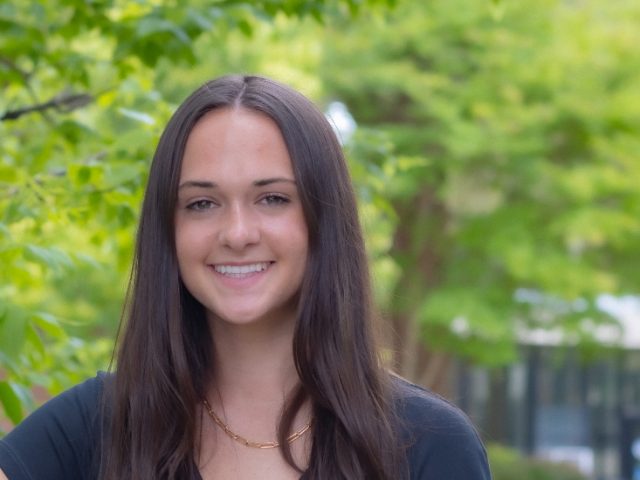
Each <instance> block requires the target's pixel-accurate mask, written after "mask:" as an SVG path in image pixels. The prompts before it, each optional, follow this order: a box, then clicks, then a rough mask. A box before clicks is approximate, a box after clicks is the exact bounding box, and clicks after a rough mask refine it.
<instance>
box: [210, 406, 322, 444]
mask: <svg viewBox="0 0 640 480" xmlns="http://www.w3.org/2000/svg"><path fill="white" fill-rule="evenodd" d="M202 403H203V404H204V407H205V409H206V410H207V413H208V414H209V416H210V417H211V419H212V420H213V421H214V422H215V423H216V425H218V426H219V427H220V428H221V429H222V431H223V432H224V433H226V434H227V436H229V437H231V438H232V439H234V440H235V441H236V442H238V443H241V444H242V445H244V446H246V447H251V448H262V449H266V448H277V447H279V446H280V443H278V442H253V441H251V440H247V439H246V438H244V437H243V436H242V435H238V434H237V433H236V432H234V431H233V430H231V429H230V428H229V425H227V424H226V423H224V422H223V421H222V420H221V419H220V417H218V416H217V415H216V414H215V412H214V411H213V408H211V405H209V402H207V400H206V399H205V400H202ZM311 422H312V421H311V420H309V422H308V423H307V424H306V425H305V426H304V427H302V428H301V429H300V430H298V431H296V432H293V433H292V434H291V435H289V436H288V437H287V442H288V443H293V442H295V441H296V440H297V439H298V438H300V437H301V436H302V435H304V434H305V433H307V431H308V430H309V429H310V428H311Z"/></svg>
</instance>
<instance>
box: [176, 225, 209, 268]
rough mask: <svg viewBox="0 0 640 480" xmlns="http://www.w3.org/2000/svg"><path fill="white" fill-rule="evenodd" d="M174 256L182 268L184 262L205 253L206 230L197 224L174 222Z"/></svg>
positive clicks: (207, 243) (206, 243) (207, 242)
mask: <svg viewBox="0 0 640 480" xmlns="http://www.w3.org/2000/svg"><path fill="white" fill-rule="evenodd" d="M175 235H176V256H177V258H178V264H179V265H180V267H181V268H182V266H183V264H184V263H185V262H188V261H189V260H193V259H197V258H198V257H200V256H201V255H204V254H206V252H205V250H206V249H207V245H209V244H210V242H209V241H208V236H207V232H204V231H203V229H202V228H199V227H198V225H195V224H190V223H187V222H183V223H180V222H177V223H176V234H175Z"/></svg>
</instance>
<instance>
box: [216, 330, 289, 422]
mask: <svg viewBox="0 0 640 480" xmlns="http://www.w3.org/2000/svg"><path fill="white" fill-rule="evenodd" d="M210 323H211V328H212V334H213V339H214V340H213V342H214V352H215V370H214V372H213V374H214V377H213V380H214V381H213V383H214V384H215V389H214V392H215V395H216V396H218V397H219V400H220V402H221V403H222V402H224V403H225V404H228V403H233V404H235V405H242V404H244V405H245V406H246V407H247V408H250V407H252V406H257V405H256V403H260V404H261V405H262V407H263V408H264V407H265V406H266V405H267V404H273V407H274V408H278V409H280V408H281V407H282V405H283V403H284V401H285V399H286V397H287V396H288V395H289V394H290V392H291V391H292V390H293V389H294V388H295V386H296V385H297V383H298V375H297V372H296V369H295V365H294V362H293V352H292V341H293V327H292V323H293V322H289V323H282V324H279V325H277V326H275V327H274V326H273V325H271V326H267V325H262V324H260V325H258V324H256V325H233V324H229V323H227V322H222V321H220V320H217V319H212V321H211V322H210ZM214 392H212V393H214ZM212 399H213V401H214V402H216V403H217V401H216V400H215V397H214V398H212Z"/></svg>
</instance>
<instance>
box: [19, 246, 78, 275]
mask: <svg viewBox="0 0 640 480" xmlns="http://www.w3.org/2000/svg"><path fill="white" fill-rule="evenodd" d="M24 257H25V259H27V260H29V261H31V262H35V263H39V264H41V265H42V266H44V267H46V268H47V269H50V270H51V271H53V272H54V273H56V274H58V273H61V272H62V271H63V270H65V269H68V268H71V267H72V266H73V261H72V260H71V258H70V257H69V255H67V254H66V253H65V252H63V251H62V250H60V249H58V248H55V247H50V248H44V247H39V246H37V245H26V246H25V247H24Z"/></svg>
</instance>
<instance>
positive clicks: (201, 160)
mask: <svg viewBox="0 0 640 480" xmlns="http://www.w3.org/2000/svg"><path fill="white" fill-rule="evenodd" d="M292 170H293V169H292V165H291V159H290V156H289V152H288V150H287V146H286V144H285V141H284V138H283V136H282V133H281V132H280V129H279V128H278V126H277V125H276V123H275V122H274V121H273V120H272V119H271V118H269V117H268V116H267V115H265V114H263V113H260V112H256V111H253V110H248V109H245V108H224V109H217V110H213V111H211V112H208V113H207V114H205V115H204V116H203V117H202V118H201V119H200V120H199V121H198V122H197V123H196V124H195V126H194V127H193V129H192V131H191V133H190V134H189V137H188V139H187V144H186V147H185V152H184V156H183V159H182V168H181V177H184V176H185V175H191V174H195V175H205V174H206V175H217V174H219V175H223V174H233V173H235V174H236V175H239V174H245V175H246V174H250V173H251V172H254V173H255V174H259V173H260V172H262V171H266V172H268V173H269V174H270V175H272V174H273V173H278V174H281V175H283V174H287V175H289V176H292V175H293V171H292Z"/></svg>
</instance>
